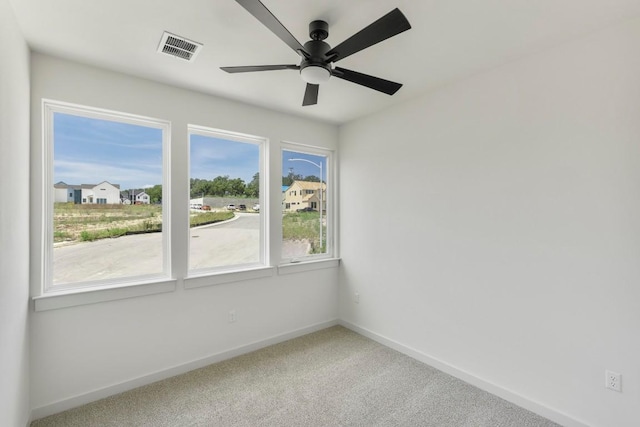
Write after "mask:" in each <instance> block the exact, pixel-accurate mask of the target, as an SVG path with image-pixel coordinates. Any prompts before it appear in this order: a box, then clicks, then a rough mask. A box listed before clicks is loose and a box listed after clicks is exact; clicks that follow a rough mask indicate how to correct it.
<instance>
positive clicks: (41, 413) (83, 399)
mask: <svg viewBox="0 0 640 427" xmlns="http://www.w3.org/2000/svg"><path fill="white" fill-rule="evenodd" d="M338 324H339V322H338V319H334V320H329V321H326V322H321V323H316V324H314V325H311V326H307V327H304V328H300V329H296V330H294V331H290V332H286V333H283V334H279V335H275V336H272V337H270V338H267V339H264V340H260V341H254V342H252V343H249V344H246V345H243V346H240V347H236V348H232V349H230V350H226V351H223V352H220V353H216V354H212V355H211V356H208V357H205V358H202V359H198V360H193V361H191V362H187V363H184V364H181V365H177V366H173V367H171V368H168V369H163V370H161V371H156V372H153V373H151V374H147V375H143V376H141V377H138V378H134V379H131V380H129V381H124V382H121V383H118V384H113V385H110V386H107V387H104V388H100V389H97V390H94V391H90V392H88V393H83V394H81V395H77V396H73V397H70V398H68V399H63V400H59V401H57V402H54V403H52V404H49V405H45V406H41V407H38V408H34V409H32V411H31V419H32V420H37V419H39V418H43V417H46V416H49V415H53V414H57V413H59V412H62V411H66V410H68V409H72V408H75V407H78V406H81V405H85V404H87V403H91V402H95V401H96V400H100V399H104V398H105V397H109V396H113V395H114V394H118V393H122V392H125V391H128V390H132V389H134V388H137V387H141V386H144V385H147V384H151V383H154V382H156V381H161V380H164V379H167V378H171V377H174V376H176V375H180V374H184V373H186V372H189V371H193V370H194V369H199V368H203V367H205V366H208V365H211V364H212V363H217V362H221V361H223V360H227V359H231V358H232V357H236V356H240V355H243V354H246V353H250V352H252V351H256V350H260V349H261V348H264V347H268V346H270V345H274V344H278V343H281V342H284V341H288V340H290V339H293V338H298V337H301V336H303V335H307V334H310V333H312V332H316V331H320V330H322V329H326V328H329V327H331V326H335V325H338Z"/></svg>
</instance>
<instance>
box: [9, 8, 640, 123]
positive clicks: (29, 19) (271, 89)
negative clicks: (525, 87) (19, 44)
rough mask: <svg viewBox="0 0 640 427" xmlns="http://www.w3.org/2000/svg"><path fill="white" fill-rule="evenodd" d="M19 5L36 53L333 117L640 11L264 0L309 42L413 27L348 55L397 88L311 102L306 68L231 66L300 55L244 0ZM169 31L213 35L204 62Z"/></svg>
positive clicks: (332, 91) (343, 87)
mask: <svg viewBox="0 0 640 427" xmlns="http://www.w3.org/2000/svg"><path fill="white" fill-rule="evenodd" d="M11 2H12V4H13V7H14V10H15V13H16V16H17V18H18V22H19V24H20V26H21V28H22V30H23V33H24V36H25V38H26V39H27V42H28V43H29V45H30V46H31V48H32V49H34V50H36V51H39V52H45V53H49V54H52V55H56V56H61V57H64V58H69V59H72V60H77V61H80V62H83V63H87V64H92V65H96V66H99V67H104V68H107V69H111V70H116V71H121V72H124V73H127V74H131V75H135V76H140V77H144V78H148V79H152V80H156V81H160V82H164V83H168V84H172V85H176V86H181V87H186V88H189V89H194V90H197V91H201V92H205V93H209V94H213V95H217V96H222V97H226V98H231V99H235V100H240V101H244V102H247V103H251V104H255V105H259V106H263V107H267V108H272V109H275V110H279V111H284V112H288V113H293V114H297V115H302V116H306V117H310V118H315V119H320V120H324V121H329V122H333V123H344V122H347V121H350V120H352V119H354V118H357V117H361V116H364V115H366V114H369V113H371V112H374V111H378V110H381V109H383V108H385V107H387V106H390V105H392V104H395V103H398V102H400V101H402V100H406V99H409V98H412V97H414V96H416V95H418V94H421V93H424V92H426V91H429V90H431V89H433V88H435V87H438V86H441V85H443V84H447V83H449V82H451V81H453V80H455V79H460V78H464V77H465V76H469V75H472V74H474V73H477V72H479V71H482V70H484V69H488V68H491V67H495V66H498V65H500V64H503V63H506V62H509V61H512V60H515V59H517V58H519V57H522V56H524V55H527V54H529V53H532V52H536V51H539V50H542V49H544V48H547V47H550V46H553V45H557V44H560V43H563V42H566V41H569V40H571V39H572V38H575V37H578V36H581V35H584V34H588V33H589V32H593V31H596V30H598V29H600V28H603V27H605V26H608V25H611V24H613V23H615V22H618V21H621V20H626V19H631V18H634V17H636V16H638V15H640V0H295V1H292V0H263V3H264V4H265V6H266V7H267V8H269V9H270V10H271V12H272V13H273V14H274V15H275V16H276V17H277V18H278V19H279V20H280V21H281V22H282V23H283V25H284V26H286V27H287V28H288V29H289V31H290V32H291V33H292V34H293V35H294V36H295V37H296V38H297V39H298V41H300V42H301V43H302V44H304V43H305V42H306V41H307V40H308V39H309V37H308V25H309V22H311V21H312V20H315V19H322V20H325V21H327V22H328V23H329V38H328V39H327V40H325V41H326V42H328V43H329V44H330V45H331V46H335V45H337V44H338V43H340V42H342V41H343V40H345V39H346V38H348V37H349V36H351V35H352V34H354V33H355V32H357V31H359V30H360V29H362V28H363V27H365V26H367V25H368V24H370V23H371V22H373V21H375V20H376V19H378V18H380V17H381V16H383V15H384V14H386V13H387V12H389V11H391V10H392V9H394V8H396V7H398V8H400V10H401V11H402V12H403V13H404V14H405V16H406V17H407V19H408V20H409V22H410V23H411V25H412V29H411V30H409V31H407V32H404V33H402V34H400V35H397V36H395V37H393V38H391V39H388V40H386V41H384V42H382V43H380V44H378V45H375V46H372V47H370V48H369V49H367V50H364V51H361V52H359V53H357V54H354V55H352V56H350V57H349V58H346V59H345V60H344V61H340V62H339V63H338V64H337V65H338V66H340V67H343V68H348V69H351V70H355V71H359V72H362V73H366V74H371V75H374V76H377V77H382V78H384V79H387V80H393V81H396V82H399V83H403V84H404V86H403V87H402V89H400V91H399V92H398V93H396V94H395V95H394V96H388V95H385V94H382V93H379V92H376V91H373V90H371V89H368V88H365V87H362V86H359V85H355V84H353V83H349V82H346V81H344V80H341V79H337V78H332V79H331V80H330V81H329V82H328V83H327V84H325V85H323V86H321V88H320V96H319V102H318V105H315V106H309V107H302V106H301V104H302V96H303V93H304V89H305V83H304V82H303V81H302V80H301V79H300V76H299V75H298V74H297V71H291V70H286V71H269V72H260V73H245V74H227V73H225V72H223V71H221V70H220V69H219V67H221V66H236V65H263V64H297V63H299V57H298V55H296V54H295V53H294V52H293V51H292V50H291V49H290V48H289V47H288V46H287V45H286V44H284V42H282V41H281V40H280V39H279V38H277V37H276V36H275V35H273V34H272V33H271V32H270V31H269V30H267V29H266V28H265V27H264V26H263V25H262V24H261V23H260V22H258V21H257V20H256V19H255V18H254V17H253V16H251V15H250V14H249V13H248V12H247V11H246V10H245V9H244V8H242V7H241V6H240V5H238V4H237V3H236V2H235V1H234V0H189V1H175V0H53V1H52V0H11ZM165 30H166V31H169V32H172V33H174V34H177V35H180V36H183V37H186V38H188V39H191V40H195V41H197V42H200V43H203V44H204V48H203V50H202V52H201V53H200V54H199V56H198V57H197V59H196V61H195V62H194V63H188V62H185V61H183V60H179V59H174V58H171V57H168V56H165V55H161V54H158V53H157V52H156V49H157V47H158V43H159V41H160V38H161V36H162V33H163V32H164V31H165Z"/></svg>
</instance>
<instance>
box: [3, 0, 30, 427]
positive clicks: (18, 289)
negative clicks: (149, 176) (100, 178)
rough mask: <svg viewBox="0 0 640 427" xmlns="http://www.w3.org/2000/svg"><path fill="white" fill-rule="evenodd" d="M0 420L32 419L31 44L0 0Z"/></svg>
mask: <svg viewBox="0 0 640 427" xmlns="http://www.w3.org/2000/svg"><path fill="white" fill-rule="evenodd" d="M0 40H2V43H0V76H1V77H0V425H3V426H25V425H26V424H27V422H28V420H29V409H30V406H29V338H28V314H29V311H28V307H29V217H28V215H27V212H28V210H29V50H28V48H27V45H26V43H25V40H24V38H23V37H22V34H21V32H20V30H19V29H18V26H17V22H16V19H15V16H14V14H13V9H12V7H11V5H10V4H9V2H8V1H7V0H0Z"/></svg>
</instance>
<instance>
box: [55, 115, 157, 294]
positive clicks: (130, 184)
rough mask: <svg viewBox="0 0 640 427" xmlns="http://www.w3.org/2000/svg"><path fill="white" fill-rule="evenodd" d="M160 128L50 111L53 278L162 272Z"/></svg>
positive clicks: (81, 279)
mask: <svg viewBox="0 0 640 427" xmlns="http://www.w3.org/2000/svg"><path fill="white" fill-rule="evenodd" d="M162 132H163V131H162V129H159V128H154V127H148V126H141V125H134V124H129V123H122V122H116V121H111V120H100V119H96V118H89V117H84V116H78V115H71V114H63V113H59V112H57V113H53V178H54V182H55V184H54V185H53V187H54V191H53V192H54V197H53V201H54V206H53V242H54V243H53V246H54V248H53V263H52V268H53V284H54V285H59V284H68V283H75V282H86V281H92V280H105V279H121V278H124V277H129V276H142V275H149V274H161V273H163V270H164V265H163V243H162V204H161V202H162V178H163V175H162V174H163V170H162V168H163V166H162V165H163V161H162V148H163V147H162V144H163V134H162Z"/></svg>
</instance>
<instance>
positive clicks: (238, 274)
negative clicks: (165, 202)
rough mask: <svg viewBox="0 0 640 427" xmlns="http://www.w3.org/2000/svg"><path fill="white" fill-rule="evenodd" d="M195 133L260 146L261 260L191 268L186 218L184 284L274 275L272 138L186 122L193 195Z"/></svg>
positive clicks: (188, 172) (202, 284)
mask: <svg viewBox="0 0 640 427" xmlns="http://www.w3.org/2000/svg"><path fill="white" fill-rule="evenodd" d="M194 134H195V135H200V136H204V137H212V138H219V139H224V140H227V141H234V142H238V143H243V144H254V145H257V146H258V173H259V174H260V175H259V176H260V182H259V183H258V192H259V194H258V204H259V205H260V212H259V213H258V215H260V239H259V243H258V250H259V257H258V258H259V259H258V262H255V263H245V264H233V265H228V266H218V267H205V268H198V269H191V268H190V262H191V261H190V258H191V237H190V226H189V221H187V240H188V242H187V254H186V262H187V265H186V269H187V270H186V276H185V279H184V281H185V287H186V288H193V287H202V286H208V285H215V284H220V283H228V282H233V281H238V280H244V278H245V277H246V278H258V277H268V276H271V275H272V274H273V268H272V267H271V266H270V256H269V210H270V209H269V204H268V201H269V197H268V194H267V193H268V187H269V186H268V185H267V181H268V177H267V167H266V165H267V158H268V154H267V153H268V152H269V139H268V138H266V137H262V136H257V135H249V134H245V133H240V132H234V131H229V130H224V129H217V128H212V127H210V126H201V125H195V124H187V174H188V175H187V189H186V191H187V194H191V135H194ZM265 207H266V209H265ZM186 210H187V211H188V212H189V211H190V204H187V206H186ZM213 276H217V278H215V279H212V277H213ZM203 279H204V280H203Z"/></svg>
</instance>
